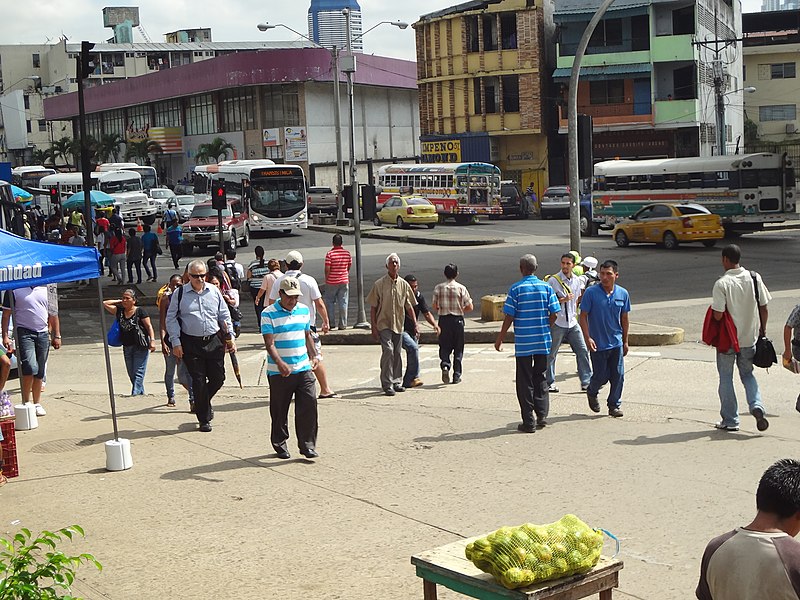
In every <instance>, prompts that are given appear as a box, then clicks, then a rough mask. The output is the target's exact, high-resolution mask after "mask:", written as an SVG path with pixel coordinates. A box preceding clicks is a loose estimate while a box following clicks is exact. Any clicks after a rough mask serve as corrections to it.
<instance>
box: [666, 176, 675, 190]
mask: <svg viewBox="0 0 800 600" xmlns="http://www.w3.org/2000/svg"><path fill="white" fill-rule="evenodd" d="M676 187H677V184H676V180H675V173H664V189H665V190H674V189H675V188H676Z"/></svg>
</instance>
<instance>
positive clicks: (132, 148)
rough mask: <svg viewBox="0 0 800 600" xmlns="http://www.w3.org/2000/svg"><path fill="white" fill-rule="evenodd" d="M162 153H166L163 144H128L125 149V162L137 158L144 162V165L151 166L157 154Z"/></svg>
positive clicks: (143, 141)
mask: <svg viewBox="0 0 800 600" xmlns="http://www.w3.org/2000/svg"><path fill="white" fill-rule="evenodd" d="M162 152H164V149H163V148H162V147H161V144H159V143H158V142H155V141H153V140H141V141H139V142H128V143H127V144H126V149H125V160H130V159H131V158H137V159H139V160H143V161H144V164H146V165H148V166H149V165H150V162H151V159H154V158H155V155H156V154H161V153H162Z"/></svg>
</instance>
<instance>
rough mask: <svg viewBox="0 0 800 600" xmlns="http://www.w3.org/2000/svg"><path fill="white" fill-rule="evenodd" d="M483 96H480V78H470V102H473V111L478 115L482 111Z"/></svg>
mask: <svg viewBox="0 0 800 600" xmlns="http://www.w3.org/2000/svg"><path fill="white" fill-rule="evenodd" d="M482 99H483V96H481V78H480V77H476V78H475V79H473V80H472V102H473V104H474V108H473V112H474V114H476V115H479V114H481V113H482V112H483V101H482Z"/></svg>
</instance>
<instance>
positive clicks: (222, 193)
mask: <svg viewBox="0 0 800 600" xmlns="http://www.w3.org/2000/svg"><path fill="white" fill-rule="evenodd" d="M224 195H225V190H224V189H223V188H222V187H218V188H217V196H218V197H219V198H222V197H223V196H224Z"/></svg>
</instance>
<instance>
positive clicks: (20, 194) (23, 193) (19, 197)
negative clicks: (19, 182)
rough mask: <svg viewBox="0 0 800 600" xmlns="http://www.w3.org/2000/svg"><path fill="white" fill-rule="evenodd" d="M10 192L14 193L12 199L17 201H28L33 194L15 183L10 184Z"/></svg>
mask: <svg viewBox="0 0 800 600" xmlns="http://www.w3.org/2000/svg"><path fill="white" fill-rule="evenodd" d="M11 193H12V194H14V200H16V201H17V202H28V201H29V200H32V199H33V194H31V193H30V192H29V191H27V190H23V189H22V188H21V187H17V186H15V185H12V186H11Z"/></svg>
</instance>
